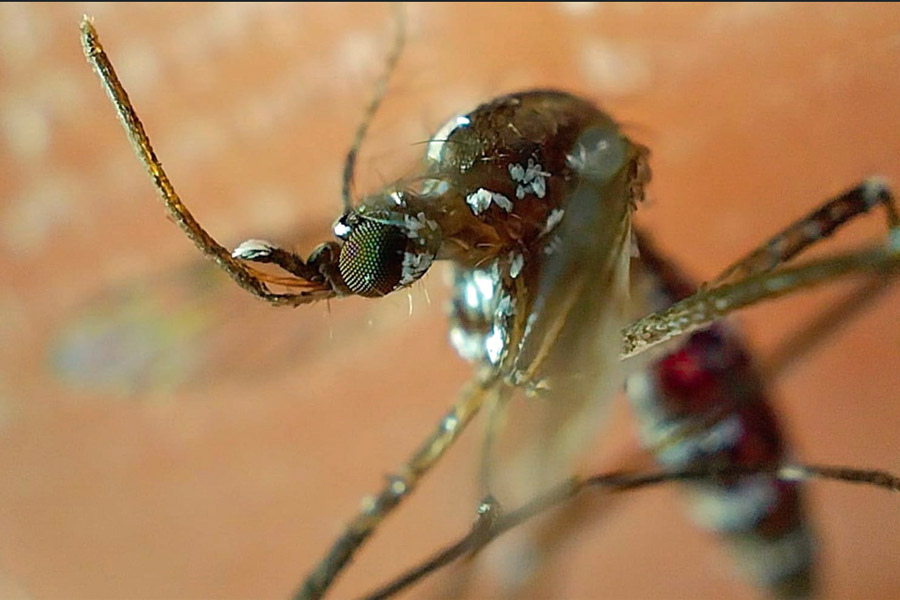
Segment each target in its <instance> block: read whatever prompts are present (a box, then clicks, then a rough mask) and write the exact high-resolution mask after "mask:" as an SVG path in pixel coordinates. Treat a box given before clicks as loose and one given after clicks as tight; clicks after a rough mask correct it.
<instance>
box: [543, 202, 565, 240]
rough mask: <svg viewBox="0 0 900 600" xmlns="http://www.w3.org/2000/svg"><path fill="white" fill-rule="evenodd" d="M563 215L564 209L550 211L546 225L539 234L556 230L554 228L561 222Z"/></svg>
mask: <svg viewBox="0 0 900 600" xmlns="http://www.w3.org/2000/svg"><path fill="white" fill-rule="evenodd" d="M565 214H566V210H565V209H564V208H554V209H553V210H552V211H550V214H549V215H547V223H546V224H545V225H544V231H542V232H541V234H542V235H544V234H547V233H550V232H551V231H553V230H554V229H556V226H557V225H559V224H560V223H561V222H562V220H563V217H564V216H565Z"/></svg>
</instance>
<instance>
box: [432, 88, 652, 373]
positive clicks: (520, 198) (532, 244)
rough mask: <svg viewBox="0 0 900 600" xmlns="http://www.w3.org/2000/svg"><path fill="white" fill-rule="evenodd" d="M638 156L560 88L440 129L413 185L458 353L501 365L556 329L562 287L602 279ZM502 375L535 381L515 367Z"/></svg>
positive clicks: (625, 213)
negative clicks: (450, 268) (590, 277)
mask: <svg viewBox="0 0 900 600" xmlns="http://www.w3.org/2000/svg"><path fill="white" fill-rule="evenodd" d="M644 154H645V150H644V149H643V148H642V147H640V146H638V145H636V144H633V143H632V142H630V141H629V140H628V139H627V138H625V137H624V135H622V133H621V132H620V130H619V128H618V126H617V125H616V123H615V122H614V121H613V120H612V119H610V118H609V117H608V116H606V115H605V114H604V113H603V112H602V111H600V110H599V109H598V108H597V107H596V106H594V105H593V104H592V103H590V102H588V101H586V100H583V99H580V98H578V97H575V96H572V95H570V94H567V93H564V92H558V91H542V90H537V91H529V92H523V93H518V94H510V95H507V96H503V97H500V98H497V99H496V100H493V101H492V102H489V103H486V104H483V105H482V106H479V107H478V108H476V109H475V110H474V111H472V112H470V113H468V114H466V115H461V116H455V117H453V118H451V119H450V120H449V121H448V122H447V123H446V124H445V125H444V126H442V127H441V128H439V129H438V131H437V133H435V135H434V136H433V137H432V138H431V140H430V141H429V143H428V146H427V149H426V153H425V164H426V172H425V176H424V177H423V178H422V182H423V183H422V184H421V189H420V190H419V192H420V195H421V199H422V200H423V201H425V202H428V203H429V204H428V206H429V208H430V210H429V214H431V215H432V218H433V219H435V220H436V221H437V223H438V226H439V227H440V229H441V232H442V243H441V248H440V250H439V252H438V256H437V257H438V258H443V259H448V260H450V261H451V262H453V263H454V265H455V266H456V272H455V275H454V279H453V281H454V299H453V301H452V305H451V309H450V313H451V330H450V338H451V342H452V344H453V345H454V347H455V348H456V350H457V351H458V352H459V353H460V354H461V355H462V356H463V357H465V358H467V359H469V360H473V361H476V362H482V363H487V364H490V365H494V366H499V365H500V364H501V363H503V362H504V359H505V358H506V357H507V356H518V355H521V356H522V357H524V359H525V361H523V364H524V362H527V361H531V360H532V358H533V352H535V353H541V352H543V351H542V350H540V349H538V348H536V347H533V346H529V345H528V340H527V338H528V337H529V335H530V334H531V333H532V330H533V333H535V334H536V336H540V335H546V334H547V333H548V331H549V330H552V327H553V325H551V324H550V321H551V320H552V317H550V315H551V314H552V312H553V311H554V310H555V308H556V307H555V305H556V304H557V303H560V302H567V300H562V299H561V298H562V297H563V296H564V290H565V286H567V285H572V284H573V283H574V282H575V280H576V279H577V278H578V277H584V276H586V274H591V273H593V274H595V275H597V276H598V277H606V276H608V275H609V273H608V272H607V270H606V269H607V268H606V267H605V266H602V265H604V264H606V262H607V261H609V260H614V256H618V253H619V252H620V251H621V247H622V240H623V239H625V238H627V235H628V234H627V232H628V228H629V226H630V225H629V224H630V219H629V215H630V210H631V207H632V206H633V205H634V203H635V202H636V201H637V200H639V199H640V198H641V190H642V188H641V186H642V183H643V182H644V181H645V180H646V172H645V171H642V170H641V168H640V165H642V164H643V160H642V159H643V156H644ZM585 263H594V264H595V266H589V267H585V268H583V267H582V266H581V265H584V264H585ZM609 268H610V269H612V268H613V267H612V266H610V267H609ZM586 302H587V303H586V304H585V305H584V307H585V309H587V307H588V306H589V305H590V306H593V305H591V304H590V303H591V302H593V301H592V300H587V301H586ZM542 311H543V312H542ZM544 315H546V316H544ZM587 326H588V327H589V326H590V324H589V323H588V324H587ZM545 328H550V329H545ZM564 333H566V332H564ZM566 334H567V335H569V334H568V333H566ZM570 338H571V339H573V340H575V341H574V342H573V348H576V347H577V346H578V344H579V343H580V342H578V341H577V339H576V338H578V334H577V333H572V334H571V335H570ZM533 339H536V337H535V338H533ZM514 344H518V347H514V346H513V345H514ZM513 362H515V361H513ZM507 375H508V376H509V377H510V378H511V380H514V381H516V382H517V383H525V382H523V381H522V380H523V379H526V380H527V379H530V377H531V375H528V374H524V373H520V372H517V367H515V366H512V365H511V369H510V372H509V373H507ZM532 383H534V382H533V381H532Z"/></svg>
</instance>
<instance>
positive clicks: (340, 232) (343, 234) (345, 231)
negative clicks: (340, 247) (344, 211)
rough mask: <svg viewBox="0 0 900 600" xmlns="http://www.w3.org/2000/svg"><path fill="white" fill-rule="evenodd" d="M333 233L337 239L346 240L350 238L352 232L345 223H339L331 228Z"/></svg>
mask: <svg viewBox="0 0 900 600" xmlns="http://www.w3.org/2000/svg"><path fill="white" fill-rule="evenodd" d="M331 231H333V232H334V235H335V237H337V238H339V239H342V240H345V239H347V238H348V237H349V236H350V232H351V231H352V230H351V228H350V226H349V225H347V224H346V223H344V222H343V221H338V222H336V223H335V224H334V226H333V227H332V228H331Z"/></svg>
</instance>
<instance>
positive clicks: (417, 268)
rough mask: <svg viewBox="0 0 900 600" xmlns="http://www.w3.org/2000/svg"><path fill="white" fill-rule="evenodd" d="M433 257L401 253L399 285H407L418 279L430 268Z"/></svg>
mask: <svg viewBox="0 0 900 600" xmlns="http://www.w3.org/2000/svg"><path fill="white" fill-rule="evenodd" d="M433 261H434V257H433V256H432V255H431V254H425V253H423V254H415V253H413V252H404V253H403V267H402V270H401V274H402V277H401V278H400V285H408V284H410V283H412V282H413V281H415V280H416V279H418V278H420V277H421V276H422V275H424V274H425V271H427V270H428V267H430V266H431V263H432V262H433Z"/></svg>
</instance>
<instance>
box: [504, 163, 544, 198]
mask: <svg viewBox="0 0 900 600" xmlns="http://www.w3.org/2000/svg"><path fill="white" fill-rule="evenodd" d="M509 176H510V177H512V180H513V181H515V182H516V183H518V184H519V185H518V187H516V198H518V199H519V200H521V199H522V198H524V197H525V195H526V194H534V195H535V196H537V197H538V198H543V197H544V196H546V195H547V179H546V178H547V177H550V173H547V172H546V171H544V169H543V167H542V166H541V165H540V163H537V162H535V160H534V159H533V158H529V159H528V164H527V165H526V166H524V167H523V166H522V165H520V164H518V163H513V164H511V165H509Z"/></svg>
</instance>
